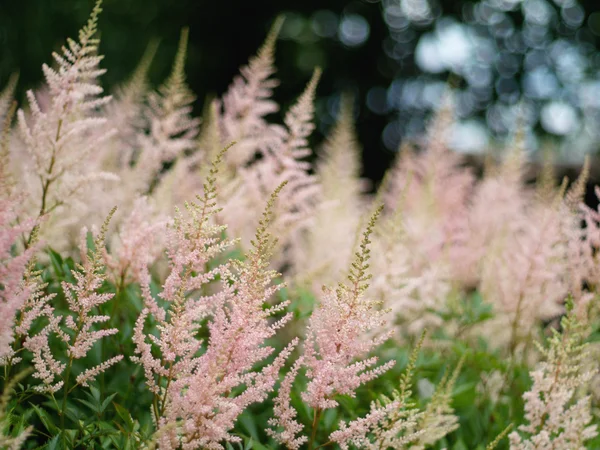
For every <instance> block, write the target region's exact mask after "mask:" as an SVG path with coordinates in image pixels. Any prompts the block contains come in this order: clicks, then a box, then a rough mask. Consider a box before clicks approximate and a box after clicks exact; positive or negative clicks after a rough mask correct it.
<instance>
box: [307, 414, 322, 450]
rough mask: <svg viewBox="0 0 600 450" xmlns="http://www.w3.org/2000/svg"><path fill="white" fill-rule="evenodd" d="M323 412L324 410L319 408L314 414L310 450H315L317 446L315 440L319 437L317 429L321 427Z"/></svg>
mask: <svg viewBox="0 0 600 450" xmlns="http://www.w3.org/2000/svg"><path fill="white" fill-rule="evenodd" d="M322 412H323V410H322V409H321V408H317V409H315V412H314V414H313V423H312V433H311V435H310V441H309V443H308V450H313V446H314V445H315V438H316V437H317V428H318V427H319V421H320V420H321V413H322ZM317 448H318V447H317ZM315 450H316V449H315Z"/></svg>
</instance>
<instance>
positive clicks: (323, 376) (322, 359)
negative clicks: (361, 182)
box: [302, 207, 394, 410]
mask: <svg viewBox="0 0 600 450" xmlns="http://www.w3.org/2000/svg"><path fill="white" fill-rule="evenodd" d="M382 208H383V207H380V208H378V209H377V210H376V211H375V213H374V214H373V216H372V217H371V219H370V220H369V223H368V225H367V227H366V229H365V231H364V233H363V237H362V240H361V242H360V247H359V250H358V251H357V252H356V254H355V258H354V261H353V262H352V266H351V269H350V273H349V275H348V281H349V283H348V284H344V283H340V284H339V285H338V287H337V288H336V289H330V288H324V294H323V298H322V300H321V302H320V303H319V305H318V306H317V308H316V310H315V311H314V312H313V315H312V316H311V319H310V323H309V325H308V330H307V337H306V344H305V346H304V365H305V366H306V367H307V369H308V371H307V377H308V379H309V382H308V386H307V388H306V391H305V392H304V393H303V394H302V398H303V400H304V401H305V402H306V403H307V404H308V405H310V406H311V407H312V408H315V410H323V409H327V408H334V407H336V406H337V402H336V401H335V400H334V399H333V398H332V397H333V396H334V395H336V394H345V395H351V396H352V395H354V391H355V390H356V389H357V388H358V387H359V386H360V385H362V384H364V383H366V382H368V381H370V380H372V379H374V378H376V377H377V376H379V375H380V374H382V373H383V372H385V371H386V370H388V369H389V368H390V367H392V366H393V364H394V362H393V361H391V362H388V363H385V364H383V365H382V366H379V367H375V368H373V366H374V365H375V364H376V363H377V357H370V358H367V359H363V358H364V357H365V355H367V354H368V353H369V352H370V351H371V350H373V349H375V348H376V347H377V346H379V345H380V344H381V343H383V342H384V341H386V340H387V339H388V338H389V337H390V335H391V333H386V334H383V335H382V336H378V337H376V338H373V339H370V338H368V337H367V334H368V333H369V332H371V331H373V330H374V329H376V328H378V327H381V326H383V325H384V319H383V315H384V312H383V311H381V310H380V309H379V307H380V304H379V302H377V301H375V300H371V299H368V298H365V296H364V293H365V291H366V290H367V288H368V286H369V280H370V279H371V275H370V274H368V273H367V270H368V268H369V259H370V249H369V244H370V243H371V240H370V236H371V233H372V232H373V228H374V226H375V222H376V221H377V218H378V217H379V215H380V214H381V211H382Z"/></svg>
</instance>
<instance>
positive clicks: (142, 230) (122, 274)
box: [104, 197, 167, 287]
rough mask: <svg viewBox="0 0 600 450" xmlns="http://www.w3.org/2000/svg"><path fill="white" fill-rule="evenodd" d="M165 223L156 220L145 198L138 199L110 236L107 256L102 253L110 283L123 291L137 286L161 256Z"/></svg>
mask: <svg viewBox="0 0 600 450" xmlns="http://www.w3.org/2000/svg"><path fill="white" fill-rule="evenodd" d="M166 225H167V219H166V218H163V217H159V216H158V215H157V214H156V212H155V211H154V208H153V207H152V205H151V204H150V203H149V200H148V198H147V197H140V198H138V199H137V200H136V201H135V203H134V204H133V209H132V210H131V212H130V214H129V215H128V216H127V217H126V218H125V219H124V220H123V222H122V224H121V226H120V229H119V230H118V232H116V233H114V234H113V239H112V245H111V246H110V248H111V253H108V252H106V251H105V252H104V260H105V262H106V267H107V269H108V271H109V277H110V280H111V281H112V282H113V283H114V284H115V285H116V286H117V287H123V286H125V285H127V284H129V283H131V282H138V283H139V282H140V280H141V279H142V278H143V277H144V276H145V272H146V271H147V267H149V266H150V265H151V264H152V263H153V262H154V261H155V260H156V259H157V258H158V257H159V256H160V254H161V253H162V250H163V248H164V239H163V235H164V231H165V230H166Z"/></svg>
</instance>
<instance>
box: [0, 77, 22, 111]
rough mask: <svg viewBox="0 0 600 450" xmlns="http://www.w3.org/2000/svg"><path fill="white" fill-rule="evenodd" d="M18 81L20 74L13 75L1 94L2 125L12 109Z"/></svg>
mask: <svg viewBox="0 0 600 450" xmlns="http://www.w3.org/2000/svg"><path fill="white" fill-rule="evenodd" d="M18 80H19V74H18V73H14V74H12V75H11V76H10V78H9V79H8V83H6V86H4V89H2V91H1V92H0V123H4V121H5V120H6V117H8V116H9V111H10V109H11V106H10V105H11V103H12V102H13V96H14V93H15V88H16V87H17V81H18Z"/></svg>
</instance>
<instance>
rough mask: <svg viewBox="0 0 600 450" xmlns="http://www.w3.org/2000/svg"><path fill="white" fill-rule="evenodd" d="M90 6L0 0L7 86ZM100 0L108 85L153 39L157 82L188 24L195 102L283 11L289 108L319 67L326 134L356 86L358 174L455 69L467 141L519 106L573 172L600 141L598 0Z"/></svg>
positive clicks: (380, 158)
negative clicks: (156, 42)
mask: <svg viewBox="0 0 600 450" xmlns="http://www.w3.org/2000/svg"><path fill="white" fill-rule="evenodd" d="M92 6H93V1H92V0H22V1H13V0H11V1H9V0H0V85H4V84H5V83H6V82H7V80H8V78H9V76H10V74H11V73H13V72H15V71H18V72H19V74H20V79H19V86H18V91H17V97H18V99H19V100H22V98H23V95H24V92H25V90H26V89H29V88H36V87H37V86H39V85H40V83H41V82H42V72H41V69H40V66H41V64H42V63H43V62H47V63H48V62H50V53H51V52H52V51H53V50H56V49H58V48H59V47H60V45H62V43H63V42H64V39H65V37H67V36H73V37H74V36H76V33H77V30H78V29H79V28H80V27H81V25H82V24H84V23H85V21H86V19H87V16H88V14H89V12H90V10H91V8H92ZM103 7H104V12H103V14H102V16H101V19H100V29H101V38H102V43H101V52H102V53H103V54H104V55H106V59H105V61H104V63H103V66H104V67H106V68H107V69H108V72H107V74H106V75H104V76H103V81H102V82H103V84H104V86H105V87H106V88H107V90H108V91H110V90H111V89H112V88H113V87H114V86H115V85H117V84H118V83H120V82H122V81H123V80H125V79H126V78H127V76H128V75H129V74H130V73H131V72H132V70H133V69H134V68H135V66H136V64H137V63H138V61H139V59H140V57H141V56H142V54H143V52H144V49H145V47H146V45H147V44H148V42H149V41H150V40H151V39H153V38H158V39H159V40H160V47H159V50H158V53H157V56H156V58H155V61H154V63H153V65H152V70H151V78H152V81H153V82H154V83H156V84H158V83H160V81H161V80H162V79H163V78H164V77H165V76H166V74H167V73H168V71H169V68H170V64H171V61H172V58H173V56H174V54H175V49H176V45H177V40H178V36H179V30H180V29H181V28H182V27H183V26H189V27H190V47H189V58H188V64H187V74H188V79H189V84H190V85H191V87H192V89H193V90H194V91H195V92H196V94H197V95H198V102H197V105H196V111H197V112H198V114H199V113H200V112H201V111H202V105H203V103H204V101H205V99H206V98H210V97H211V96H215V95H221V94H222V93H223V92H224V91H225V90H226V89H227V86H228V85H229V83H230V82H231V80H232V78H233V77H234V76H235V75H236V74H237V72H238V68H239V66H241V65H243V64H244V63H245V62H246V61H247V60H248V57H250V56H251V55H252V54H254V53H255V51H256V49H257V48H258V47H259V46H260V44H261V42H262V40H263V39H264V37H265V35H266V33H267V31H268V28H269V26H270V24H271V23H272V21H273V20H274V18H275V17H276V16H277V15H279V14H285V16H286V22H285V25H284V28H283V30H282V34H281V38H280V40H279V42H278V49H277V68H278V72H277V77H278V78H279V79H280V80H281V84H280V86H279V88H278V89H277V91H276V100H278V101H279V102H280V104H281V105H282V107H283V110H285V109H286V108H287V107H288V106H289V105H290V104H291V102H293V100H294V98H295V97H296V96H297V95H298V94H299V93H300V92H301V91H302V89H303V86H304V84H305V83H306V82H307V81H308V79H309V77H310V73H311V71H312V69H313V67H315V66H317V65H318V66H321V67H322V68H323V70H324V76H323V79H322V82H321V84H320V86H319V89H318V97H319V100H318V103H317V109H318V117H317V121H318V129H317V133H316V136H315V142H319V141H320V140H321V139H322V137H323V134H324V133H326V132H327V130H328V128H329V126H330V124H331V123H332V120H333V116H334V114H335V111H336V108H337V101H338V99H339V94H340V93H341V92H342V91H346V90H349V91H352V92H354V94H355V96H356V99H357V101H356V104H357V126H358V132H359V137H360V140H361V142H362V143H363V146H364V147H365V151H364V157H363V159H364V165H365V169H364V174H365V176H367V177H369V178H371V179H374V180H378V179H380V178H381V176H382V174H383V172H384V170H385V169H386V167H388V165H389V163H390V161H391V160H392V158H393V156H394V154H395V151H396V149H397V147H398V144H399V143H400V142H401V141H402V140H404V139H414V138H416V137H417V136H419V135H421V134H422V132H423V130H424V128H425V125H426V122H427V118H428V117H429V116H430V114H431V111H432V110H433V109H435V107H436V106H437V105H438V103H439V99H440V97H441V93H442V92H443V90H444V87H445V83H446V82H447V81H448V79H452V81H453V84H455V85H456V86H457V96H456V104H457V114H458V118H459V121H458V123H457V125H456V127H455V129H453V131H452V136H451V142H452V146H453V147H454V148H456V149H457V150H459V151H464V152H467V153H469V154H472V155H478V154H480V153H482V152H483V151H484V150H485V149H487V148H490V147H491V148H494V147H500V146H501V145H502V143H503V142H504V141H505V140H506V139H508V138H509V136H510V130H511V128H512V126H513V125H514V123H515V120H516V117H517V115H518V113H517V111H518V110H519V108H522V110H523V111H525V117H526V120H525V121H526V124H527V128H528V148H529V150H530V151H531V152H532V157H533V158H534V159H535V158H537V157H538V155H539V154H541V151H540V150H541V149H543V148H552V150H553V151H554V152H555V153H556V156H557V164H558V165H559V166H561V167H562V168H563V170H564V171H567V172H568V171H569V170H575V168H576V167H577V166H578V165H579V164H580V163H581V161H582V158H583V155H584V154H588V153H589V154H592V155H597V153H598V148H599V147H600V127H599V126H598V124H599V123H600V70H599V69H600V52H599V51H598V50H599V48H600V2H599V1H598V0H587V1H583V0H481V1H463V0H355V1H348V0H322V1H316V0H303V1H288V2H281V1H279V2H277V1H274V0H263V1H260V2H242V1H211V2H208V1H194V0H178V1H168V0H105V2H104V6H103ZM475 157H477V156H475ZM596 161H597V158H596V157H594V161H593V163H597V162H596ZM597 172H598V171H595V173H597Z"/></svg>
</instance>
